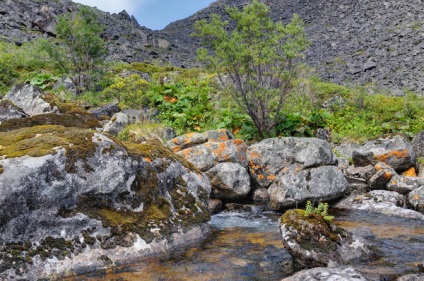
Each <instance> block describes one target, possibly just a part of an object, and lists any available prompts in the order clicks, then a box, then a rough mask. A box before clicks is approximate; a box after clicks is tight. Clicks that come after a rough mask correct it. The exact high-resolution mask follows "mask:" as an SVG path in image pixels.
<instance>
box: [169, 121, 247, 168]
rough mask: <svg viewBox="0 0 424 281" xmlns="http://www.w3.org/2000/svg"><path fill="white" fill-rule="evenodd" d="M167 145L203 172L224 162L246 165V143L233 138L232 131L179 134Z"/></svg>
mask: <svg viewBox="0 0 424 281" xmlns="http://www.w3.org/2000/svg"><path fill="white" fill-rule="evenodd" d="M167 146H168V147H169V148H170V149H172V151H174V152H176V153H177V154H178V155H181V156H183V157H184V158H185V159H187V160H188V161H190V162H191V163H193V165H195V166H196V167H198V169H199V170H201V171H203V172H206V171H207V170H209V169H211V168H212V167H214V166H215V165H217V164H219V163H224V162H231V163H238V164H240V165H241V166H243V167H247V158H246V151H247V146H246V144H245V143H244V142H243V141H242V140H238V139H234V136H233V135H232V133H231V132H229V131H227V130H224V129H222V130H212V131H207V132H204V133H190V134H186V135H183V136H179V137H177V138H174V139H172V140H170V141H169V142H168V143H167Z"/></svg>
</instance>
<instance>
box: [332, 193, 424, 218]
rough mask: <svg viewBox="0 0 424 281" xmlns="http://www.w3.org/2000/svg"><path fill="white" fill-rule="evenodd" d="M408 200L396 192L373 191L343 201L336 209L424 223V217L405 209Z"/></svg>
mask: <svg viewBox="0 0 424 281" xmlns="http://www.w3.org/2000/svg"><path fill="white" fill-rule="evenodd" d="M404 206H406V198H405V196H404V195H402V194H399V193H397V192H395V191H387V190H373V191H371V192H368V193H365V194H362V195H354V194H352V195H351V196H349V197H347V198H345V199H343V200H341V201H340V202H338V203H337V204H336V205H335V207H336V208H340V209H346V210H361V211H365V212H367V213H379V214H383V215H386V216H389V217H401V218H405V219H415V220H422V221H424V215H423V214H421V213H419V212H416V211H414V210H409V209H405V208H404Z"/></svg>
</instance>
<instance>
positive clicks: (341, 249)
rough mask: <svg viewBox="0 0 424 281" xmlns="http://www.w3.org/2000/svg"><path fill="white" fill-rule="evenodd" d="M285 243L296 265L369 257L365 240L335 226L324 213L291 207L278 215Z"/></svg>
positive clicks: (347, 262)
mask: <svg viewBox="0 0 424 281" xmlns="http://www.w3.org/2000/svg"><path fill="white" fill-rule="evenodd" d="M280 231H281V235H282V239H283V245H284V247H285V248H286V249H287V250H288V251H289V252H290V254H292V255H293V257H294V259H295V261H296V262H297V264H298V265H299V267H303V268H313V267H320V266H328V265H329V264H339V265H345V264H351V263H355V262H359V261H363V260H368V259H370V258H371V257H372V255H373V254H372V250H371V248H370V247H369V246H368V243H367V242H366V241H365V240H364V239H362V238H359V237H356V236H354V235H353V234H352V233H350V232H348V231H346V230H344V229H342V228H340V227H337V226H336V225H335V224H333V223H331V222H329V221H327V220H325V219H324V217H323V216H321V215H318V214H314V213H311V214H309V215H306V212H305V211H304V210H299V209H293V210H288V211H287V212H285V213H284V214H283V215H282V216H281V218H280Z"/></svg>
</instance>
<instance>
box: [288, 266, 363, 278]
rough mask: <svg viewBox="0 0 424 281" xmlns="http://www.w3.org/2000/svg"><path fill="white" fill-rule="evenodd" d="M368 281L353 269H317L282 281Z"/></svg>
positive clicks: (307, 270) (308, 270) (305, 271)
mask: <svg viewBox="0 0 424 281" xmlns="http://www.w3.org/2000/svg"><path fill="white" fill-rule="evenodd" d="M315 280H317V281H318V280H320V281H330V280H334V281H336V280H337V281H367V280H368V279H367V278H365V277H364V276H363V275H362V274H361V273H360V272H359V271H357V270H356V269H355V268H353V267H333V268H331V267H330V268H329V267H317V268H313V269H306V270H302V271H300V272H298V273H296V274H294V275H293V276H290V277H288V278H285V279H283V280H282V281H315Z"/></svg>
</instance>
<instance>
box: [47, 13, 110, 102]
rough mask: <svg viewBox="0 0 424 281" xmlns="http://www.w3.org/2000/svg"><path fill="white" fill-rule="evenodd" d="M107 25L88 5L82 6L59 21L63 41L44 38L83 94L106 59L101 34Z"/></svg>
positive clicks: (49, 50) (55, 59) (58, 62)
mask: <svg viewBox="0 0 424 281" xmlns="http://www.w3.org/2000/svg"><path fill="white" fill-rule="evenodd" d="M103 31H104V27H103V26H102V25H100V24H99V23H98V21H97V18H96V15H95V14H94V13H93V12H92V11H90V10H88V9H87V8H81V9H80V10H79V12H78V13H77V14H76V15H74V16H72V14H66V15H64V16H61V17H59V20H58V23H57V25H56V33H57V38H58V39H59V41H60V45H55V44H52V43H49V42H44V45H43V47H44V49H45V50H46V51H47V53H48V54H49V56H50V58H51V59H52V60H54V61H55V62H56V63H57V64H58V66H59V68H60V69H61V70H62V71H63V72H64V73H66V74H68V75H70V79H71V80H72V82H73V83H74V85H75V87H76V90H77V94H80V93H81V92H82V91H83V90H84V89H86V87H87V86H88V85H89V83H90V76H91V74H92V73H93V72H94V71H95V70H96V69H97V67H98V66H99V65H101V63H102V59H103V58H104V56H105V55H106V54H107V49H106V44H105V42H104V41H103V40H102V38H101V37H100V35H101V33H102V32H103Z"/></svg>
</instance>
